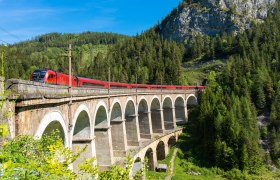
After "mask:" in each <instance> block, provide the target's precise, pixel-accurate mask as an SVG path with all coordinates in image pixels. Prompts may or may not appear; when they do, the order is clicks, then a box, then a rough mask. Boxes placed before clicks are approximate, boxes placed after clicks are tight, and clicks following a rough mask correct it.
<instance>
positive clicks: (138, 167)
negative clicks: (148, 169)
mask: <svg viewBox="0 0 280 180" xmlns="http://www.w3.org/2000/svg"><path fill="white" fill-rule="evenodd" d="M141 169H142V160H141V158H140V157H137V158H136V159H135V160H134V163H133V166H132V168H131V172H132V176H135V174H136V173H137V172H139V171H140V170H141Z"/></svg>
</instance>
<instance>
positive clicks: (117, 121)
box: [110, 103, 125, 157]
mask: <svg viewBox="0 0 280 180" xmlns="http://www.w3.org/2000/svg"><path fill="white" fill-rule="evenodd" d="M110 124H111V126H112V128H111V131H112V146H113V155H114V157H122V156H124V155H125V141H124V138H125V137H124V123H123V119H122V109H121V106H120V104H119V103H115V104H114V106H113V108H112V112H111V118H110Z"/></svg>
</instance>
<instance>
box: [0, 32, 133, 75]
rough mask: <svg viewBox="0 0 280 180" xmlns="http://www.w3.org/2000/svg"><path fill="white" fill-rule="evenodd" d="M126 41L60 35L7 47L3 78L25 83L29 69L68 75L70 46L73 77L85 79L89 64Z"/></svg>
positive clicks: (105, 35) (118, 37)
mask: <svg viewBox="0 0 280 180" xmlns="http://www.w3.org/2000/svg"><path fill="white" fill-rule="evenodd" d="M127 38H130V37H128V36H125V35H120V34H114V33H92V32H85V33H81V34H61V33H49V34H44V35H41V36H38V37H36V38H34V39H33V40H30V41H24V42H21V43H17V44H14V45H9V46H8V47H3V48H2V49H4V50H5V76H6V78H19V79H29V76H30V74H31V72H32V70H33V69H38V68H51V69H54V70H57V71H63V72H65V73H67V72H68V58H67V57H66V55H67V54H68V52H67V50H68V49H67V48H68V45H69V44H72V45H73V46H72V47H73V50H72V63H73V71H74V74H75V75H83V76H88V75H89V74H87V73H86V71H85V69H87V68H88V66H89V64H90V62H91V61H94V59H96V58H98V57H103V56H106V54H107V50H108V48H109V47H110V46H112V45H113V44H116V43H117V42H120V41H123V40H125V39H127Z"/></svg>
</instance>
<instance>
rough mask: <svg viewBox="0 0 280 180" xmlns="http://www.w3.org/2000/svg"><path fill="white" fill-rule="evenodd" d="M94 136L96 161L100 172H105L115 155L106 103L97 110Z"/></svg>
mask: <svg viewBox="0 0 280 180" xmlns="http://www.w3.org/2000/svg"><path fill="white" fill-rule="evenodd" d="M94 135H95V150H96V160H97V163H98V164H99V168H100V170H104V169H107V168H108V167H109V166H110V165H111V163H112V154H113V152H112V140H111V131H110V126H109V122H108V109H107V106H106V104H105V102H104V101H100V102H99V103H98V104H97V106H96V109H95V113H94Z"/></svg>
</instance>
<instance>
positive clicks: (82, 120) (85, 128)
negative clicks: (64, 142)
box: [71, 104, 94, 170]
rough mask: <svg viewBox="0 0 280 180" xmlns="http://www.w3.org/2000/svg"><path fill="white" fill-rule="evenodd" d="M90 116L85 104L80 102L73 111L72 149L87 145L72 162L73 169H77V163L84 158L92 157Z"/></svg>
mask: <svg viewBox="0 0 280 180" xmlns="http://www.w3.org/2000/svg"><path fill="white" fill-rule="evenodd" d="M91 127H92V126H91V118H90V113H89V109H88V107H87V106H86V105H85V104H81V105H80V106H79V107H78V109H77V110H76V112H75V115H74V119H73V129H72V132H71V134H72V150H73V151H76V150H77V148H80V149H82V148H84V147H85V146H87V148H86V150H85V152H83V153H82V154H81V155H80V156H79V157H78V158H77V160H76V161H74V163H73V167H74V170H76V169H77V165H78V164H80V163H82V162H83V161H84V159H86V158H88V157H93V156H94V154H93V148H92V147H93V142H92V140H93V133H92V128H91Z"/></svg>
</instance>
